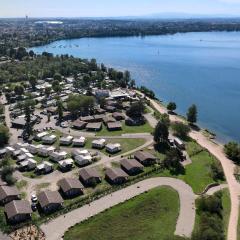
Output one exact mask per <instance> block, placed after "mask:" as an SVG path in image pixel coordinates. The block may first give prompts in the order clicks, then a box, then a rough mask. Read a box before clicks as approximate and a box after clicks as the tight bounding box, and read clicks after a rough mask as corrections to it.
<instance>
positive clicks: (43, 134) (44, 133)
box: [37, 132, 48, 138]
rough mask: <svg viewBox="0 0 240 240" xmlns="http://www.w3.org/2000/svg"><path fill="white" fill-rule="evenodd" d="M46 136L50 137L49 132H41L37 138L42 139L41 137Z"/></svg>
mask: <svg viewBox="0 0 240 240" xmlns="http://www.w3.org/2000/svg"><path fill="white" fill-rule="evenodd" d="M46 135H48V132H41V133H38V134H37V137H39V138H41V137H44V136H46Z"/></svg>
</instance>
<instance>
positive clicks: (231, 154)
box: [224, 142, 240, 163]
mask: <svg viewBox="0 0 240 240" xmlns="http://www.w3.org/2000/svg"><path fill="white" fill-rule="evenodd" d="M224 152H225V154H226V155H227V157H228V158H229V159H231V160H233V161H234V162H236V163H240V146H239V144H238V143H236V142H229V143H227V144H225V145H224Z"/></svg>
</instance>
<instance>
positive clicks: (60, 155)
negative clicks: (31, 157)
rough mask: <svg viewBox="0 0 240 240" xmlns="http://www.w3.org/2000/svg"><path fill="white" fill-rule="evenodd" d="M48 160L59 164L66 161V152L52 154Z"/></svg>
mask: <svg viewBox="0 0 240 240" xmlns="http://www.w3.org/2000/svg"><path fill="white" fill-rule="evenodd" d="M49 156H50V159H51V160H52V161H54V162H59V161H61V160H64V159H66V157H67V152H64V151H61V152H52V153H51V154H50V155H49Z"/></svg>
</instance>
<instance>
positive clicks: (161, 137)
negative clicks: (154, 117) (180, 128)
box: [154, 121, 169, 145]
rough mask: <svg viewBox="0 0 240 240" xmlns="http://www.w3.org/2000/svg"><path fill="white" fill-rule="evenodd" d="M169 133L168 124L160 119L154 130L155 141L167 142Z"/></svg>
mask: <svg viewBox="0 0 240 240" xmlns="http://www.w3.org/2000/svg"><path fill="white" fill-rule="evenodd" d="M168 135H169V130H168V125H167V124H166V123H165V122H163V121H159V122H158V124H157V126H156V127H155V130H154V141H155V142H156V143H157V144H158V145H159V144H162V143H166V142H167V141H168Z"/></svg>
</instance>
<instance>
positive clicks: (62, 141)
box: [60, 136, 73, 146]
mask: <svg viewBox="0 0 240 240" xmlns="http://www.w3.org/2000/svg"><path fill="white" fill-rule="evenodd" d="M72 141H73V137H72V136H67V137H61V138H60V145H65V146H68V145H71V144H72Z"/></svg>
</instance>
